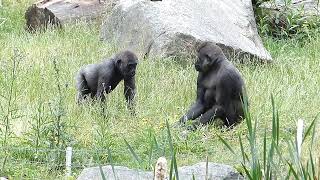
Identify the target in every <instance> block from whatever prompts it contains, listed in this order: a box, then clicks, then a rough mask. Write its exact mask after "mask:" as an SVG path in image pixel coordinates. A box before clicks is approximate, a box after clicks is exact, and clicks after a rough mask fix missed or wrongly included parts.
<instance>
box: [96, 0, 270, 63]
mask: <svg viewBox="0 0 320 180" xmlns="http://www.w3.org/2000/svg"><path fill="white" fill-rule="evenodd" d="M101 38H102V39H103V40H105V41H108V42H113V43H115V44H116V45H117V46H118V47H120V48H129V49H132V50H133V51H135V52H137V53H138V54H139V55H149V56H152V57H154V56H156V57H170V56H178V57H185V56H189V55H192V54H193V53H194V50H195V49H196V46H197V44H198V43H199V42H201V41H212V42H215V43H217V44H218V45H219V46H220V47H221V48H222V49H223V50H224V52H225V53H226V55H227V56H230V55H231V54H232V55H234V54H236V55H241V56H242V55H249V56H255V57H258V58H260V59H262V60H267V61H268V60H271V56H270V54H269V53H268V52H267V50H266V49H265V48H264V47H263V44H262V42H261V38H260V37H259V35H258V33H257V28H256V23H255V19H254V16H253V11H252V4H251V0H237V1H235V0H187V1H186V0H163V1H156V2H154V1H150V0H119V1H118V2H117V3H116V5H115V6H114V7H113V8H112V10H111V13H110V14H109V16H108V17H107V18H106V19H105V21H104V23H103V25H102V28H101Z"/></svg>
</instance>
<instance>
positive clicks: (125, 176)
mask: <svg viewBox="0 0 320 180" xmlns="http://www.w3.org/2000/svg"><path fill="white" fill-rule="evenodd" d="M114 169H115V173H116V176H117V179H119V180H120V179H121V180H137V179H139V180H153V178H154V176H153V172H150V171H141V170H133V169H129V168H127V167H122V166H114ZM102 170H103V172H104V174H105V177H106V179H108V180H114V175H113V171H112V167H111V166H110V165H109V166H104V167H102ZM178 172H179V179H181V180H192V177H193V175H194V177H195V178H196V179H205V177H206V162H200V163H197V164H194V165H192V166H183V167H179V168H178ZM168 173H169V172H168ZM100 179H101V174H100V170H99V167H92V168H85V169H84V170H83V171H82V172H81V174H80V175H79V177H78V180H100ZM208 179H210V180H213V179H214V180H224V179H228V180H242V179H243V177H242V176H241V175H240V174H239V173H238V172H236V170H235V169H234V168H233V167H231V166H228V165H224V164H217V163H212V162H209V163H208Z"/></svg>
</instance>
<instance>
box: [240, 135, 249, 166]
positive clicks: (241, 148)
mask: <svg viewBox="0 0 320 180" xmlns="http://www.w3.org/2000/svg"><path fill="white" fill-rule="evenodd" d="M238 137H239V143H240V150H241V155H242V160H243V163H244V164H246V160H247V161H249V158H248V155H247V153H246V152H245V150H244V148H243V143H242V138H241V135H240V134H239V135H238Z"/></svg>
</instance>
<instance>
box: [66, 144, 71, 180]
mask: <svg viewBox="0 0 320 180" xmlns="http://www.w3.org/2000/svg"><path fill="white" fill-rule="evenodd" d="M71 160H72V147H67V149H66V176H67V177H69V176H71V175H72V171H71Z"/></svg>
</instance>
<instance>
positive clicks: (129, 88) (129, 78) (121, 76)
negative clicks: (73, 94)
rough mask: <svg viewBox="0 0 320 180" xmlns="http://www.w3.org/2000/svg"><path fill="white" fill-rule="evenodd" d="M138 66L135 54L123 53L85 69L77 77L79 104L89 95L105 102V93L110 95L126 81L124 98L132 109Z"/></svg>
mask: <svg viewBox="0 0 320 180" xmlns="http://www.w3.org/2000/svg"><path fill="white" fill-rule="evenodd" d="M137 64H138V58H137V56H136V55H135V54H134V53H132V52H130V51H123V52H120V53H118V54H116V55H115V56H114V57H113V58H111V59H109V60H108V59H107V60H104V61H102V62H101V63H98V64H89V65H87V66H85V67H83V68H82V69H81V70H80V71H79V73H78V75H77V77H76V81H77V90H78V97H77V99H78V103H81V102H82V101H83V100H85V99H86V98H87V97H88V96H89V95H90V97H91V98H97V99H98V100H100V101H104V100H105V95H104V93H106V94H108V93H109V92H111V91H112V90H113V89H114V88H116V86H117V85H118V84H119V82H120V81H121V80H124V96H125V98H126V100H127V104H128V107H129V108H131V106H132V103H133V99H134V96H135V92H136V85H135V74H136V67H137Z"/></svg>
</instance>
